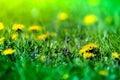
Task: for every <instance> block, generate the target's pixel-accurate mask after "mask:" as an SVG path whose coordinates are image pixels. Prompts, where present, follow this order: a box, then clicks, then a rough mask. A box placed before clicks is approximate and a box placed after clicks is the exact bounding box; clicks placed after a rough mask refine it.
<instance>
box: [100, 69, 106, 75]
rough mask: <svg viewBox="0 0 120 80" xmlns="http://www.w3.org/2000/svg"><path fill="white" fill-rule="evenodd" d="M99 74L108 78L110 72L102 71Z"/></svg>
mask: <svg viewBox="0 0 120 80" xmlns="http://www.w3.org/2000/svg"><path fill="white" fill-rule="evenodd" d="M99 74H100V75H102V76H107V75H108V72H107V71H104V70H101V71H99Z"/></svg>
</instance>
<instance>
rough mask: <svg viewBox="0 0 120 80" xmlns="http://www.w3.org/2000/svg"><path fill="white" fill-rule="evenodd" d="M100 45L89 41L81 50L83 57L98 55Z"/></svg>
mask: <svg viewBox="0 0 120 80" xmlns="http://www.w3.org/2000/svg"><path fill="white" fill-rule="evenodd" d="M98 49H99V48H98V46H97V45H96V44H94V43H89V44H87V45H85V46H83V47H82V48H81V49H80V50H79V54H80V55H81V56H83V58H85V59H87V58H92V57H94V56H96V53H97V52H98Z"/></svg>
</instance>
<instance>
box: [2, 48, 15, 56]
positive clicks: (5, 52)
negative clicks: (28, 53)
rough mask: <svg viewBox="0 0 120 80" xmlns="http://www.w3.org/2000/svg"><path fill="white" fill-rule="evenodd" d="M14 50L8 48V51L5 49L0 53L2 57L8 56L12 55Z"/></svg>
mask: <svg viewBox="0 0 120 80" xmlns="http://www.w3.org/2000/svg"><path fill="white" fill-rule="evenodd" d="M15 51H16V50H14V49H12V48H8V49H5V50H4V51H3V52H2V55H10V54H13V53H14V52H15Z"/></svg>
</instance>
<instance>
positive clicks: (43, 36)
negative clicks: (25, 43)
mask: <svg viewBox="0 0 120 80" xmlns="http://www.w3.org/2000/svg"><path fill="white" fill-rule="evenodd" d="M46 38H48V34H41V35H39V36H38V39H39V40H44V39H46Z"/></svg>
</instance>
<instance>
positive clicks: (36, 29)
mask: <svg viewBox="0 0 120 80" xmlns="http://www.w3.org/2000/svg"><path fill="white" fill-rule="evenodd" d="M28 30H29V31H41V30H42V27H41V26H30V27H29V28H28Z"/></svg>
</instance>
